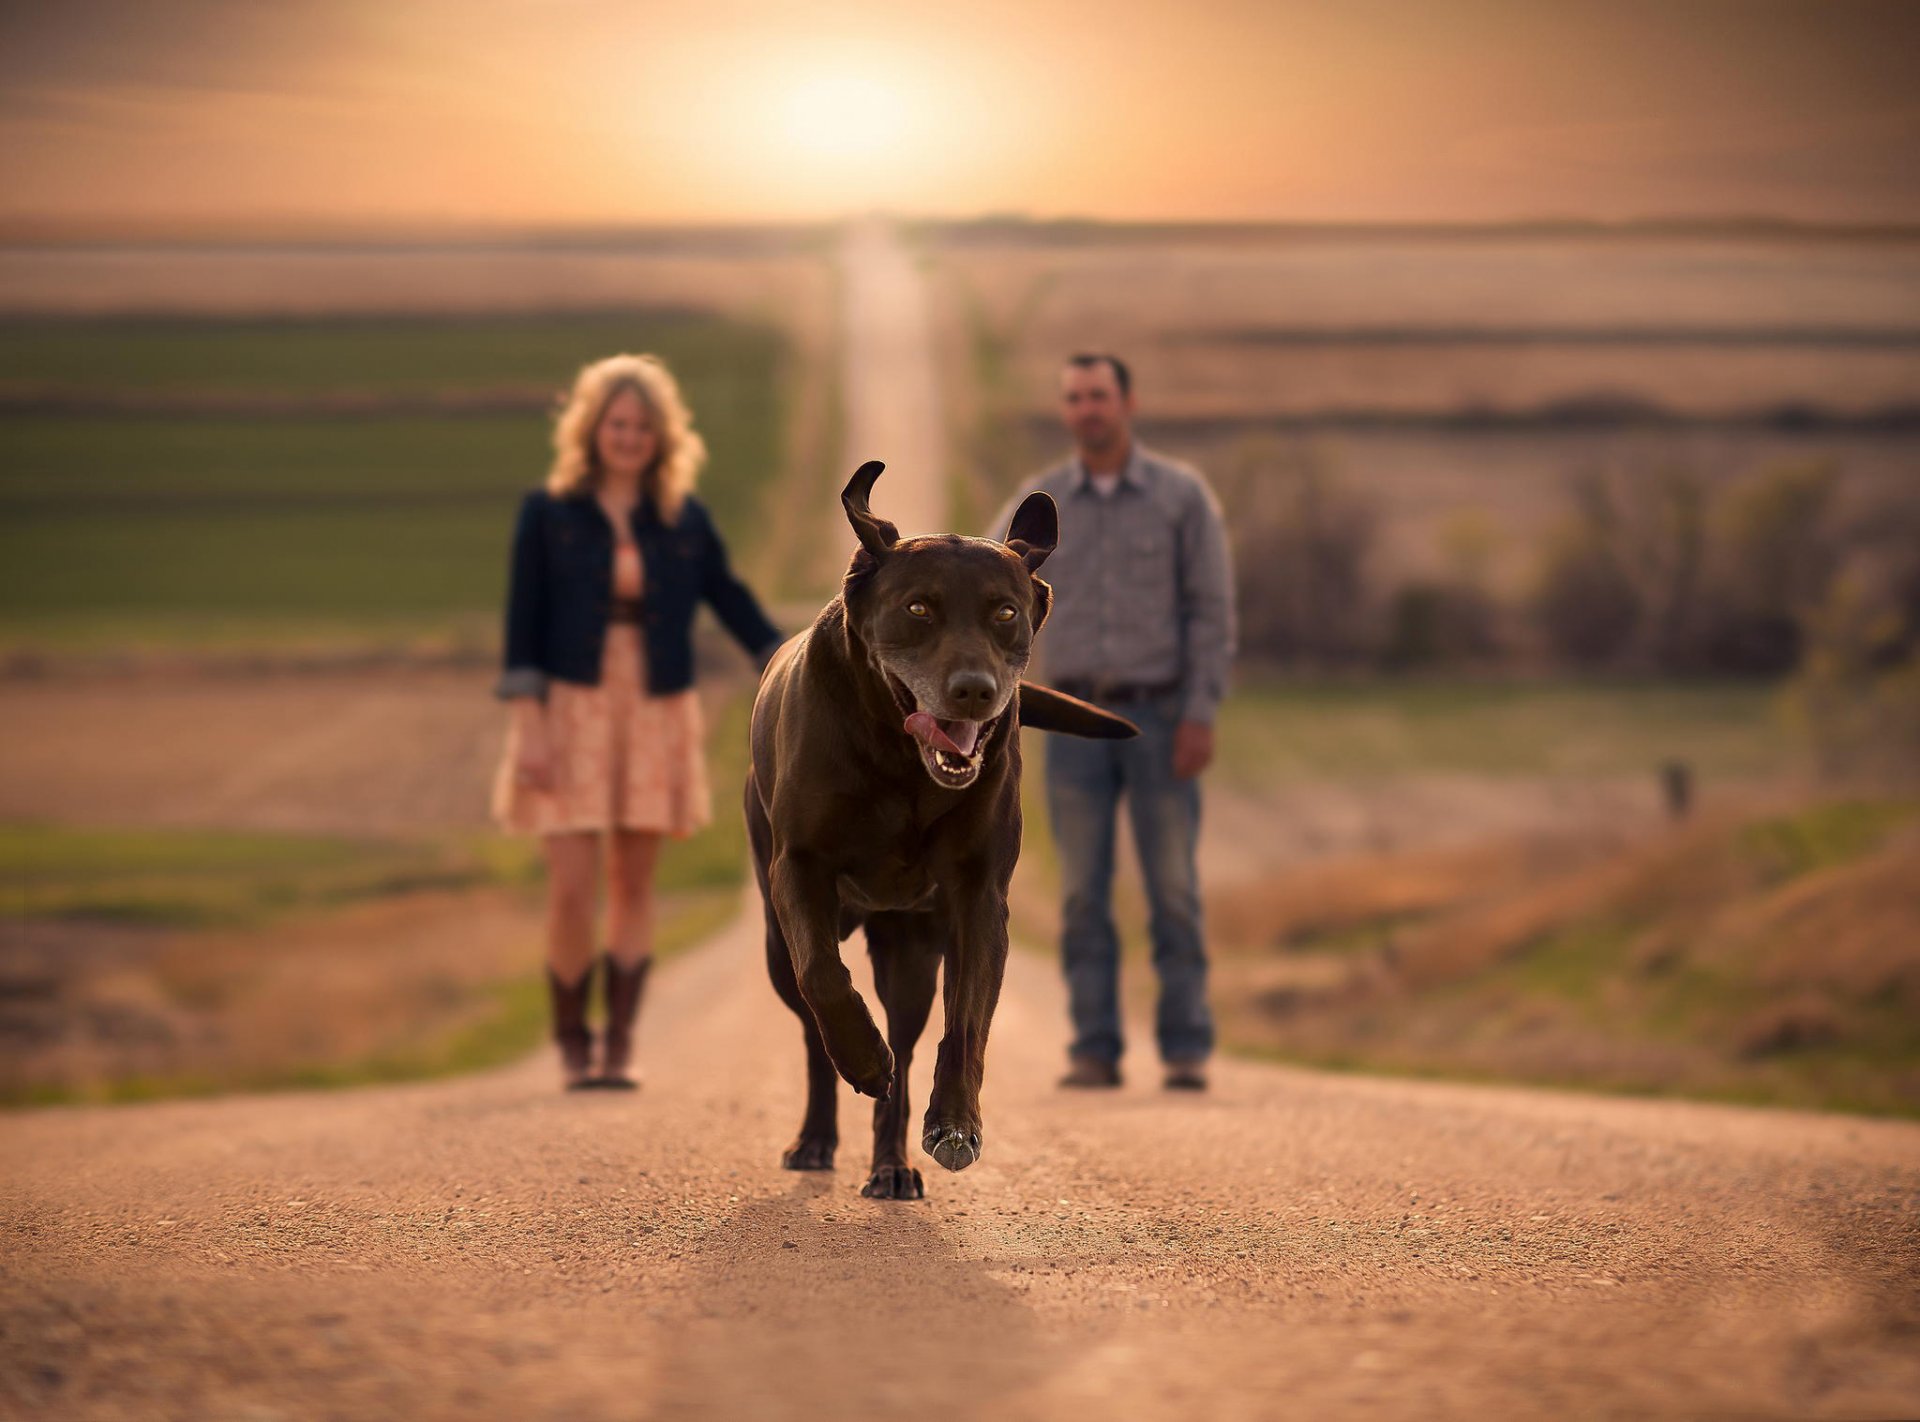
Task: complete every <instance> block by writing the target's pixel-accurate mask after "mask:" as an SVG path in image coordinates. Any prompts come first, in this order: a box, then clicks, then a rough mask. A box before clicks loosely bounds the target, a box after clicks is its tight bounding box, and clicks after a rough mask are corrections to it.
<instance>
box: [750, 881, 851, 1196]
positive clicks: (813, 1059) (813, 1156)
mask: <svg viewBox="0 0 1920 1422" xmlns="http://www.w3.org/2000/svg"><path fill="white" fill-rule="evenodd" d="M767 976H768V977H770V978H772V979H773V990H774V991H775V992H777V993H779V994H780V1000H781V1001H782V1002H784V1003H786V1005H787V1006H788V1007H790V1008H792V1009H793V1015H794V1016H795V1017H798V1018H799V1019H800V1030H801V1031H802V1032H803V1033H804V1034H805V1035H806V1039H807V1114H806V1115H805V1116H803V1117H801V1119H800V1134H799V1135H797V1136H795V1137H794V1140H793V1144H792V1145H790V1146H788V1147H787V1149H786V1150H785V1151H784V1152H782V1153H781V1156H780V1164H781V1165H783V1166H785V1167H786V1168H787V1169H788V1170H831V1169H833V1152H834V1148H835V1147H836V1146H838V1145H839V1144H840V1122H839V1111H840V1103H839V1099H838V1098H839V1092H840V1073H839V1072H837V1071H835V1070H834V1069H833V1061H832V1059H831V1058H830V1057H828V1056H827V1044H826V1043H825V1042H823V1041H821V1040H820V1024H819V1023H817V1022H815V1021H814V1020H813V1013H812V1012H811V1011H809V1010H808V1008H807V1003H806V999H805V998H803V997H801V996H800V984H799V983H798V982H796V981H794V976H793V955H792V954H790V953H788V952H787V942H786V939H784V938H782V937H781V936H780V924H779V922H778V921H777V920H776V919H775V918H774V916H773V911H772V910H771V909H769V910H768V911H767Z"/></svg>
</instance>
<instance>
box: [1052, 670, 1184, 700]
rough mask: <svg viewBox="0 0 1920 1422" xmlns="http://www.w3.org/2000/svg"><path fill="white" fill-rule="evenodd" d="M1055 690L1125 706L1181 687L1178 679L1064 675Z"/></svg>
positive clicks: (1057, 682)
mask: <svg viewBox="0 0 1920 1422" xmlns="http://www.w3.org/2000/svg"><path fill="white" fill-rule="evenodd" d="M1053 689H1054V690H1055V691H1064V692H1065V693H1066V694H1067V695H1069V696H1077V697H1079V698H1080V700H1082V701H1092V702H1095V703H1097V704H1099V705H1103V706H1124V705H1126V704H1127V703H1128V702H1129V701H1152V700H1155V699H1156V698H1158V697H1162V696H1171V695H1172V694H1173V693H1174V692H1176V691H1178V690H1179V689H1180V683H1179V682H1177V681H1160V682H1152V683H1147V682H1138V681H1121V682H1096V681H1087V680H1084V679H1082V678H1080V677H1063V678H1061V679H1060V680H1059V681H1056V682H1055V683H1054V684H1053Z"/></svg>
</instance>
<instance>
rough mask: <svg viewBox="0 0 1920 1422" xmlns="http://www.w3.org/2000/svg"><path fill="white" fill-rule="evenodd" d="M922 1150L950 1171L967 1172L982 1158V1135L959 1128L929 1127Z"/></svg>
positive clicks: (921, 1141) (921, 1143) (923, 1139)
mask: <svg viewBox="0 0 1920 1422" xmlns="http://www.w3.org/2000/svg"><path fill="white" fill-rule="evenodd" d="M920 1148H921V1149H922V1150H924V1151H926V1153H927V1154H928V1155H930V1156H932V1157H933V1158H934V1159H935V1160H937V1161H939V1162H940V1163H941V1164H942V1165H944V1166H946V1168H947V1169H949V1170H965V1169H966V1168H967V1167H968V1166H969V1165H972V1164H973V1163H974V1162H975V1161H976V1160H978V1159H979V1158H980V1133H979V1132H978V1131H968V1130H962V1129H961V1128H960V1127H959V1126H944V1125H942V1126H928V1127H927V1133H926V1134H925V1135H923V1136H922V1137H920Z"/></svg>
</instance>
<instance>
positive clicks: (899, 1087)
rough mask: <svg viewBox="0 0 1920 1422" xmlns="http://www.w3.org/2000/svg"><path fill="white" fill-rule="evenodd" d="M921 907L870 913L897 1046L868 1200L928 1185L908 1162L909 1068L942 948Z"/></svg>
mask: <svg viewBox="0 0 1920 1422" xmlns="http://www.w3.org/2000/svg"><path fill="white" fill-rule="evenodd" d="M928 918H929V916H928V915H926V914H921V913H877V914H874V915H872V916H871V917H870V918H868V919H867V952H868V954H869V956H871V958H872V959H873V985H874V989H875V991H876V992H878V993H879V995H880V1003H881V1006H882V1007H884V1008H885V1009H886V1013H887V1045H888V1046H889V1047H891V1048H892V1049H893V1090H892V1091H890V1092H888V1093H887V1099H886V1100H884V1101H881V1102H878V1103H876V1104H875V1106H874V1108H873V1170H872V1172H871V1173H870V1174H869V1175H868V1176H867V1183H866V1186H865V1187H864V1188H863V1189H862V1190H861V1191H860V1193H861V1194H862V1195H865V1196H866V1197H867V1198H868V1199H870V1200H919V1199H923V1198H925V1195H926V1190H925V1188H924V1187H923V1186H922V1184H921V1181H920V1172H919V1171H917V1170H915V1169H914V1168H913V1167H912V1166H911V1165H909V1164H908V1163H907V1116H908V1105H907V1069H908V1067H909V1066H911V1065H912V1062H913V1048H914V1044H915V1043H917V1042H918V1041H919V1040H920V1034H921V1033H922V1032H924V1031H925V1030H926V1027H927V1016H928V1014H929V1013H931V1012H932V1011H933V994H934V992H935V991H936V990H937V988H938V986H939V977H940V950H939V945H938V944H937V943H936V942H934V941H932V940H931V939H930V937H929V934H930V933H931V932H932V931H933V925H932V924H931V923H930V922H928V921H927V920H928Z"/></svg>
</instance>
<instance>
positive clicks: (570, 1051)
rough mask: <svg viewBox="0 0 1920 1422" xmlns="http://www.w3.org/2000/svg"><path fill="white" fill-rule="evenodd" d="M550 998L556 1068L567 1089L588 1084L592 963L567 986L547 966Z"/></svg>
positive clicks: (590, 1051) (590, 1052) (589, 1071)
mask: <svg viewBox="0 0 1920 1422" xmlns="http://www.w3.org/2000/svg"><path fill="white" fill-rule="evenodd" d="M547 991H548V993H549V995H550V996H551V997H552V999H553V1040H554V1041H555V1042H557V1043H559V1046H560V1069H561V1072H562V1073H563V1079H564V1081H565V1083H566V1089H567V1090H568V1091H578V1090H579V1089H580V1088H581V1087H583V1086H586V1085H589V1084H590V1081H591V1073H592V1071H593V1034H592V1033H591V1032H589V1031H588V1030H587V996H588V994H589V993H591V992H592V991H593V964H591V963H589V964H587V970H586V971H585V972H584V973H582V974H581V975H580V981H579V982H577V983H574V984H573V985H572V986H571V987H569V986H568V985H567V984H565V983H563V982H561V981H560V978H559V976H558V975H557V974H556V973H555V972H554V971H553V969H552V968H551V967H549V968H548V969H547Z"/></svg>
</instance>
